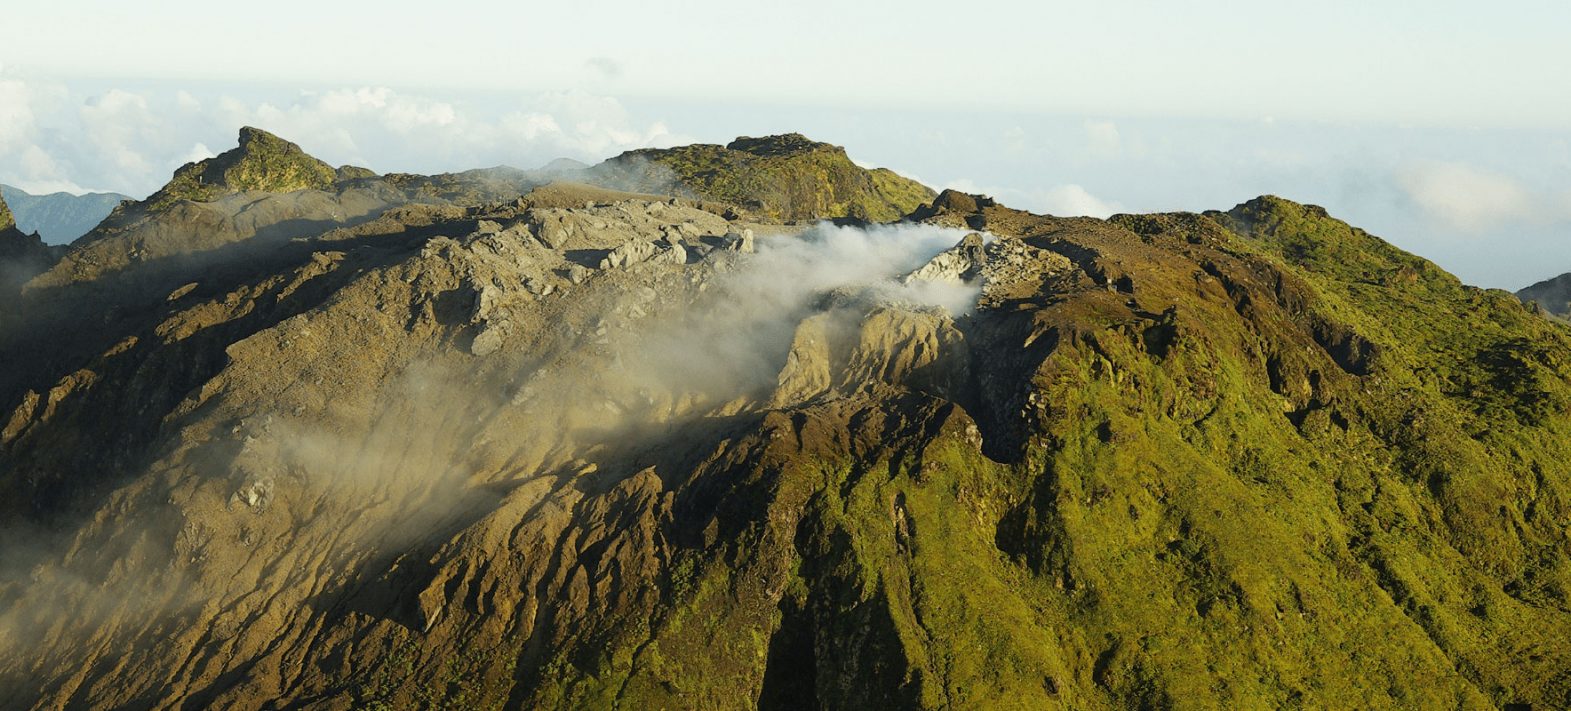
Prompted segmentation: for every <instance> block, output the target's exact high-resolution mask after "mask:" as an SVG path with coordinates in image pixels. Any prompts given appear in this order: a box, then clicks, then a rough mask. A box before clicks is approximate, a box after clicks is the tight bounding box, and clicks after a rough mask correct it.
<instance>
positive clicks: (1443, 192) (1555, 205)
mask: <svg viewBox="0 0 1571 711" xmlns="http://www.w3.org/2000/svg"><path fill="white" fill-rule="evenodd" d="M1397 182H1398V184H1399V186H1400V187H1401V188H1402V190H1403V192H1404V193H1406V195H1407V197H1408V199H1410V200H1411V201H1412V202H1413V203H1414V204H1415V205H1416V206H1417V207H1418V208H1419V209H1420V210H1422V211H1423V213H1424V215H1425V216H1426V217H1428V218H1429V219H1430V220H1432V221H1434V222H1437V223H1440V224H1441V225H1444V226H1447V227H1451V228H1453V229H1456V230H1458V231H1462V232H1482V231H1486V230H1489V229H1493V228H1500V227H1504V226H1509V225H1512V224H1520V223H1548V222H1556V221H1560V220H1567V219H1571V193H1566V194H1562V195H1547V194H1539V193H1535V192H1533V191H1531V190H1529V189H1527V188H1526V187H1523V186H1522V184H1521V183H1519V182H1517V181H1516V180H1514V179H1512V178H1510V177H1508V176H1505V175H1502V174H1500V173H1495V172H1492V171H1489V170H1484V169H1480V168H1475V167H1473V166H1470V165H1467V164H1464V163H1442V162H1434V163H1424V164H1420V165H1414V166H1411V167H1408V168H1406V169H1404V170H1401V171H1399V173H1398V175H1397Z"/></svg>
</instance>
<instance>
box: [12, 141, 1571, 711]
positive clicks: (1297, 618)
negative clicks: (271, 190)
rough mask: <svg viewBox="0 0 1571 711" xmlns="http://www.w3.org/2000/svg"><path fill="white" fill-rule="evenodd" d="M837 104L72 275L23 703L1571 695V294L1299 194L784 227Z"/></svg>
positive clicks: (1467, 702)
mask: <svg viewBox="0 0 1571 711" xmlns="http://www.w3.org/2000/svg"><path fill="white" fill-rule="evenodd" d="M748 140H754V139H739V141H748ZM801 140H802V141H806V143H805V144H804V143H802V142H800V141H798V140H796V138H792V137H791V136H789V135H788V136H786V137H783V138H781V139H780V140H773V141H772V140H768V139H763V140H762V141H761V142H758V143H742V144H741V148H726V147H721V146H707V147H701V148H699V149H697V150H696V151H695V152H694V154H695V155H697V156H698V158H694V159H693V161H694V165H699V164H702V165H704V166H706V167H705V168H704V169H705V170H708V169H714V170H719V171H724V170H734V171H735V173H736V174H735V175H732V176H721V175H716V176H711V178H710V179H709V180H710V182H708V183H703V184H705V185H717V184H718V185H733V186H748V185H754V186H757V185H760V184H759V183H755V182H750V181H754V180H756V179H758V178H759V176H761V175H768V174H769V173H768V171H761V170H760V169H759V167H758V166H757V165H756V164H751V163H750V161H752V160H755V159H759V158H761V157H760V156H755V155H754V154H753V153H751V152H749V151H759V152H761V153H764V154H770V155H765V156H762V158H769V159H775V158H780V157H784V159H785V160H787V161H794V160H801V159H802V158H803V156H806V157H807V158H809V159H811V160H807V161H804V162H802V163H793V164H792V166H791V167H789V168H787V169H783V172H782V173H781V176H782V177H781V182H780V183H779V184H775V183H769V182H767V181H766V182H765V183H763V184H762V187H759V188H758V191H757V192H756V193H747V192H742V193H737V195H740V196H741V198H742V200H741V202H742V203H744V204H742V205H738V204H736V203H735V202H732V201H728V200H717V201H713V202H710V201H704V200H695V198H694V197H693V196H692V194H691V192H697V191H693V190H692V186H691V185H688V184H685V183H684V184H682V185H676V186H674V187H677V188H681V189H682V190H688V191H690V193H689V194H686V195H677V196H672V195H670V194H669V193H668V194H665V195H650V194H635V193H626V192H613V191H611V190H609V189H608V188H607V187H605V186H600V187H590V186H583V185H573V184H568V183H563V182H555V183H551V184H548V185H540V186H534V187H529V188H528V189H527V190H526V191H524V192H522V194H515V195H513V196H509V197H502V196H506V191H507V190H510V189H513V188H515V187H518V186H525V187H527V185H526V183H527V182H529V181H530V180H531V178H529V177H528V175H527V174H526V172H519V173H513V172H509V171H506V170H500V171H499V170H491V171H478V172H473V173H471V174H467V175H466V174H451V175H449V176H431V177H428V178H427V177H422V176H402V177H400V176H392V177H388V176H380V177H369V176H367V177H361V178H355V179H353V180H351V181H348V182H347V183H345V184H344V186H343V187H337V188H335V190H350V189H353V190H371V189H372V187H370V186H372V185H383V186H384V187H386V189H387V190H396V191H397V196H396V200H395V199H393V197H390V198H389V201H390V202H396V203H397V204H392V205H390V206H389V207H388V208H387V209H383V210H380V211H379V212H377V213H376V214H374V215H371V214H367V215H366V216H365V219H363V220H359V221H354V222H352V223H334V224H319V225H303V226H300V228H299V229H298V230H296V231H295V232H293V233H292V234H291V235H290V236H287V237H278V238H269V237H266V236H262V237H258V236H256V235H253V236H249V237H236V238H235V239H234V240H233V241H232V244H230V243H226V244H227V245H228V246H220V247H217V248H216V249H220V250H222V249H238V248H239V247H235V246H233V245H236V244H238V245H245V244H248V243H252V242H261V243H264V244H263V245H262V246H265V249H258V250H257V251H255V252H250V253H247V257H246V258H244V259H229V260H223V261H220V262H215V263H213V264H201V265H197V264H195V263H189V264H188V263H182V262H180V261H178V260H176V261H170V262H158V263H154V262H150V261H131V262H128V263H127V264H125V265H124V268H123V269H121V270H120V271H115V272H104V273H97V274H86V273H84V274H83V275H82V278H81V279H78V280H73V281H63V282H61V283H59V284H58V285H56V286H55V287H53V288H51V289H50V290H48V291H43V290H36V289H35V290H30V291H28V292H25V293H23V294H22V295H21V296H20V299H21V302H20V303H22V304H23V305H24V306H25V308H23V309H18V310H11V311H8V312H0V336H3V337H0V362H7V363H10V364H13V367H12V368H9V369H6V371H5V372H0V507H3V508H0V510H3V511H5V512H6V520H8V521H25V522H29V523H30V524H32V525H31V526H30V527H28V528H27V529H26V530H28V531H30V532H34V531H36V530H38V529H44V530H50V531H54V532H55V533H54V535H53V536H42V537H40V538H39V540H38V544H37V546H35V547H33V549H32V550H31V551H30V552H29V554H28V555H27V556H26V560H25V565H16V564H14V563H13V561H12V559H11V558H8V557H6V555H4V554H6V553H11V552H12V551H9V550H0V642H3V643H0V704H12V705H18V706H23V707H38V708H51V707H60V706H72V705H88V706H108V707H113V706H124V705H145V706H154V707H179V706H212V707H230V708H264V707H272V706H273V705H276V704H279V703H286V704H290V703H294V704H314V705H319V706H321V707H324V708H408V707H441V708H452V707H496V706H506V707H529V708H584V707H628V708H655V707H667V708H692V707H706V708H804V707H825V708H829V707H834V708H840V707H852V706H855V707H876V706H886V705H898V706H901V707H908V708H943V707H951V708H952V707H997V706H1006V705H1015V704H1018V705H1028V706H1032V707H1040V708H1092V709H1095V708H1109V709H1111V708H1132V707H1150V708H1163V707H1173V706H1184V705H1196V706H1217V707H1248V706H1257V705H1264V706H1272V707H1283V708H1315V707H1333V708H1335V707H1344V708H1345V707H1420V708H1423V707H1445V708H1466V709H1489V708H1500V707H1512V706H1516V705H1522V704H1527V705H1531V706H1532V707H1539V706H1544V707H1555V706H1560V705H1565V704H1567V703H1571V671H1568V670H1571V643H1568V642H1567V640H1566V639H1565V638H1564V635H1562V634H1560V633H1559V631H1560V630H1563V629H1565V628H1566V627H1567V626H1568V625H1571V539H1568V538H1567V536H1566V525H1567V523H1568V522H1571V478H1568V476H1567V473H1566V471H1565V469H1564V466H1563V463H1564V462H1565V461H1571V378H1568V368H1571V330H1568V329H1567V328H1566V327H1565V326H1564V325H1563V324H1560V323H1557V322H1555V321H1552V320H1549V319H1545V318H1542V317H1541V316H1540V315H1539V314H1537V313H1535V312H1534V311H1532V310H1531V309H1529V308H1528V307H1526V306H1524V305H1523V304H1522V303H1521V302H1519V301H1518V300H1517V299H1516V298H1515V297H1513V296H1511V295H1510V294H1507V293H1505V292H1501V291H1495V290H1482V289H1476V288H1473V287H1469V286H1466V285H1464V284H1462V283H1461V282H1460V281H1459V280H1457V279H1456V278H1455V277H1454V276H1452V275H1450V274H1448V273H1446V272H1445V271H1444V270H1442V269H1440V268H1439V267H1437V266H1435V265H1434V264H1432V263H1430V262H1429V261H1427V260H1425V259H1423V258H1421V257H1418V256H1416V255H1412V254H1409V253H1407V252H1404V251H1402V250H1400V249H1398V248H1396V247H1394V246H1392V245H1390V244H1389V243H1386V242H1385V241H1384V240H1381V239H1380V238H1378V237H1375V236H1374V235H1371V234H1369V233H1367V232H1365V231H1364V230H1361V229H1358V228H1356V227H1353V226H1351V225H1348V224H1347V223H1345V222H1342V221H1340V220H1337V219H1335V218H1333V217H1332V216H1330V215H1329V214H1328V213H1327V212H1326V211H1325V210H1324V209H1323V208H1319V207H1316V206H1313V205H1304V204H1299V203H1296V202H1292V201H1289V200H1285V199H1282V198H1279V197H1275V196H1261V197H1259V198H1255V199H1253V200H1249V201H1246V202H1244V203H1241V204H1239V205H1237V206H1235V207H1233V208H1231V209H1229V210H1217V211H1209V212H1204V213H1159V214H1149V215H1115V216H1113V217H1111V218H1109V219H1107V220H1099V219H1094V218H1055V217H1050V216H1044V215H1037V214H1033V213H1030V212H1027V211H1022V210H1016V209H1012V208H1010V207H1008V206H1005V205H1002V204H999V203H998V202H997V201H995V200H992V199H991V198H987V197H985V196H978V195H969V194H965V193H960V192H957V191H944V192H942V193H939V194H936V195H932V196H931V197H930V198H929V199H928V200H927V202H926V203H925V204H923V205H921V206H918V207H914V208H913V209H912V210H909V211H907V213H906V216H908V217H907V219H904V220H901V221H898V222H895V223H893V224H890V225H842V226H836V225H834V224H832V222H826V221H820V222H817V223H813V224H785V223H787V222H789V221H790V220H789V219H788V218H789V214H790V213H789V211H790V210H796V209H801V207H802V206H805V205H813V206H817V207H823V208H824V210H825V212H824V213H823V214H818V215H817V217H818V218H822V219H823V220H831V219H832V218H844V217H847V215H845V214H835V213H844V212H846V209H845V204H846V203H844V202H838V201H835V200H830V201H818V200H817V197H815V198H814V199H813V200H812V201H808V200H805V199H804V200H803V201H801V202H795V201H794V198H793V201H789V202H788V201H783V200H782V199H781V196H782V195H784V196H791V195H793V194H794V193H793V192H792V190H794V189H795V188H793V187H789V186H794V185H797V182H796V181H798V180H799V179H801V175H799V174H797V173H796V172H795V171H797V170H799V169H802V168H801V166H803V165H812V164H814V161H816V160H817V159H818V157H819V154H822V155H830V156H836V155H843V151H842V152H840V153H839V154H836V153H835V151H833V150H829V149H825V148H821V147H820V146H823V145H826V144H816V143H813V142H811V141H807V139H805V138H803V139H801ZM808 144H811V145H808ZM744 148H745V149H747V150H741V149H744ZM830 148H833V147H830ZM723 151H731V152H732V153H745V154H746V155H748V156H753V157H752V158H742V157H739V156H735V155H729V154H726V153H723ZM773 154H778V155H773ZM652 155H653V156H654V158H653V159H652V160H653V162H656V163H658V162H659V159H660V158H662V157H665V156H682V155H684V154H683V153H682V152H681V151H677V152H675V153H666V154H652ZM715 156H721V157H719V158H715ZM700 159H702V160H700ZM711 159H713V160H712V161H711ZM683 160H686V158H683ZM834 160H835V161H836V162H837V164H838V160H839V158H838V157H835V158H834ZM704 161H710V162H704ZM623 167H625V166H623ZM569 168H570V169H571V170H578V169H577V168H572V167H569ZM771 169H773V168H771ZM590 172H591V173H592V172H593V169H590ZM697 174H698V173H697V172H694V175H697ZM848 175H849V173H848ZM864 175H865V174H864ZM869 180H871V178H869ZM351 184H352V185H351ZM856 184H857V185H864V186H865V185H866V184H865V183H861V182H859V181H858V182H856ZM782 186H786V187H782ZM665 187H667V188H670V187H673V185H672V184H670V183H667V184H665ZM838 189H839V188H834V189H831V188H830V187H826V186H819V187H818V188H816V189H815V190H822V191H823V192H824V194H829V193H835V190H838ZM858 189H859V190H860V188H858ZM316 193H321V194H326V192H325V191H315V193H313V192H312V191H306V193H305V194H316ZM387 194H388V195H390V196H391V195H393V193H387ZM411 194H414V195H418V196H419V200H414V199H410V198H409V196H410V195H411ZM835 194H837V195H842V196H843V194H842V193H835ZM855 194H856V195H860V196H861V197H860V198H857V199H872V198H871V197H869V196H872V195H875V193H868V192H858V193H855ZM737 195H731V197H733V198H734V197H736V196H737ZM444 196H447V197H444ZM492 196H497V199H490V198H491V197H492ZM297 197H298V196H297ZM240 199H244V200H264V201H265V200H272V201H277V200H279V199H280V197H279V196H278V195H276V194H269V195H267V196H262V195H260V194H253V195H248V196H240V195H238V194H237V195H234V196H229V197H222V198H219V202H222V201H223V200H240ZM291 199H295V198H291ZM179 205H181V207H176V208H174V209H176V210H182V209H183V210H200V209H208V208H203V207H200V206H199V204H197V203H191V202H189V201H186V202H182V203H179ZM766 205H775V206H777V208H778V209H780V212H778V213H768V211H767V210H762V209H761V208H760V206H766ZM817 207H815V208H814V209H817ZM852 217H854V216H852ZM156 219H164V218H156ZM839 222H842V223H845V222H856V220H845V219H841V220H839ZM77 249H78V250H80V249H82V247H81V246H79V247H78V248H77ZM215 265H216V266H215ZM153 276H156V277H157V278H156V279H154V278H152V277H153ZM111 287H113V288H111ZM133 287H135V288H133ZM128 295H130V296H128ZM131 296H135V298H131ZM108 297H112V298H108ZM111 303H112V304H113V308H105V306H106V304H111ZM84 319H90V320H87V321H84ZM4 472H11V474H9V475H7V474H4ZM67 609H68V610H70V611H71V612H70V614H65V613H64V612H63V611H64V610H67Z"/></svg>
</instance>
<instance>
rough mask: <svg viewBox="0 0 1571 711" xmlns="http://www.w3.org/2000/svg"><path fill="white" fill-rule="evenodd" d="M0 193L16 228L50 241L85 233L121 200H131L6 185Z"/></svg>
mask: <svg viewBox="0 0 1571 711" xmlns="http://www.w3.org/2000/svg"><path fill="white" fill-rule="evenodd" d="M0 196H3V197H4V198H5V201H6V204H8V205H10V206H11V213H12V214H13V215H15V216H16V226H17V228H18V229H20V230H22V231H23V232H27V233H32V232H37V233H38V234H39V236H41V237H43V238H44V241H45V242H49V243H51V244H62V243H65V242H70V241H71V240H74V239H76V238H78V237H81V236H82V235H84V234H87V231H88V230H91V229H93V227H94V226H95V225H97V224H98V223H99V222H102V221H103V219H104V218H105V217H108V216H109V212H110V211H111V210H113V209H115V205H118V204H120V201H121V200H130V199H131V198H130V197H129V196H126V195H121V194H119V193H87V194H85V195H72V194H71V193H50V194H48V195H33V194H31V193H29V192H27V191H25V190H22V189H21V188H13V187H11V186H9V185H0Z"/></svg>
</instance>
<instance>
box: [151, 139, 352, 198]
mask: <svg viewBox="0 0 1571 711" xmlns="http://www.w3.org/2000/svg"><path fill="white" fill-rule="evenodd" d="M337 179H338V172H337V171H336V170H335V169H334V168H333V167H332V166H330V165H328V164H327V163H324V162H322V161H321V160H318V159H317V158H315V157H312V156H311V155H310V154H308V153H306V152H305V151H304V150H302V149H301V148H300V146H298V145H296V144H294V143H291V142H289V141H286V140H284V139H282V138H279V137H278V136H276V135H273V134H271V133H268V132H267V131H264V130H262V129H260V128H255V127H252V126H245V127H242V128H241V129H240V139H239V145H238V146H237V147H235V148H233V149H231V150H228V151H225V152H223V153H222V154H219V155H218V156H216V157H213V158H208V159H207V160H203V161H198V162H195V163H187V164H185V165H184V166H181V167H180V169H179V170H176V171H175V175H174V178H172V179H171V180H170V181H169V184H168V185H165V186H164V187H163V188H162V189H160V190H159V191H158V192H157V193H154V194H153V196H152V197H149V198H148V199H147V206H148V208H149V209H152V210H160V209H163V208H166V207H168V206H170V205H172V204H174V203H175V202H178V201H180V200H192V201H195V202H211V201H213V200H216V199H218V198H220V197H223V196H224V195H229V194H232V193H237V192H243V191H247V190H259V191H264V192H275V193H286V192H293V191H295V190H305V189H309V188H315V189H318V190H325V189H327V188H331V187H332V186H333V184H334V183H335V182H337Z"/></svg>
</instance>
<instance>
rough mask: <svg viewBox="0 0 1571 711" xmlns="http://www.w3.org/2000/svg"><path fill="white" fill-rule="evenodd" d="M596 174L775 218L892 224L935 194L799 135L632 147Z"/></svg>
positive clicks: (625, 185)
mask: <svg viewBox="0 0 1571 711" xmlns="http://www.w3.org/2000/svg"><path fill="white" fill-rule="evenodd" d="M592 172H593V174H594V176H595V178H597V179H598V180H600V181H604V182H606V183H607V184H609V185H614V186H615V187H618V188H620V189H624V190H632V191H636V192H646V193H648V192H653V193H664V192H674V193H677V194H682V195H687V196H691V197H695V198H702V199H705V200H714V201H717V202H725V203H731V204H734V205H737V206H739V207H742V208H744V209H746V210H748V211H749V212H752V213H756V214H757V215H759V216H760V217H764V218H767V219H772V220H787V221H790V220H813V219H826V218H842V217H848V218H855V219H861V220H866V221H871V222H888V221H891V220H897V219H900V218H901V217H904V216H905V215H907V214H908V213H910V212H911V211H912V210H914V209H916V208H917V207H918V206H920V205H922V204H923V203H926V202H927V201H929V200H932V199H933V196H934V193H933V191H932V190H931V189H929V188H927V187H926V186H924V185H922V184H920V183H917V182H916V181H913V180H911V179H909V178H905V177H902V176H900V175H898V174H896V173H895V172H894V171H891V170H888V169H884V168H875V169H871V170H870V169H866V168H862V167H861V166H858V165H856V164H855V163H853V162H852V161H851V158H850V157H849V156H848V155H846V151H845V149H844V148H841V147H840V146H835V145H831V144H828V143H820V142H817V141H813V140H811V139H808V138H807V137H805V136H803V135H802V134H799V133H788V134H784V135H778V136H765V137H762V138H749V137H745V136H744V137H741V138H738V139H736V140H734V141H732V142H731V143H729V144H727V145H725V146H718V145H707V144H697V145H691V146H682V147H678V148H647V149H640V150H635V151H629V152H627V153H623V154H622V155H620V156H617V157H615V158H612V159H610V160H608V161H606V162H604V163H602V164H600V165H599V166H596V167H595V168H594V169H593V171H592Z"/></svg>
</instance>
